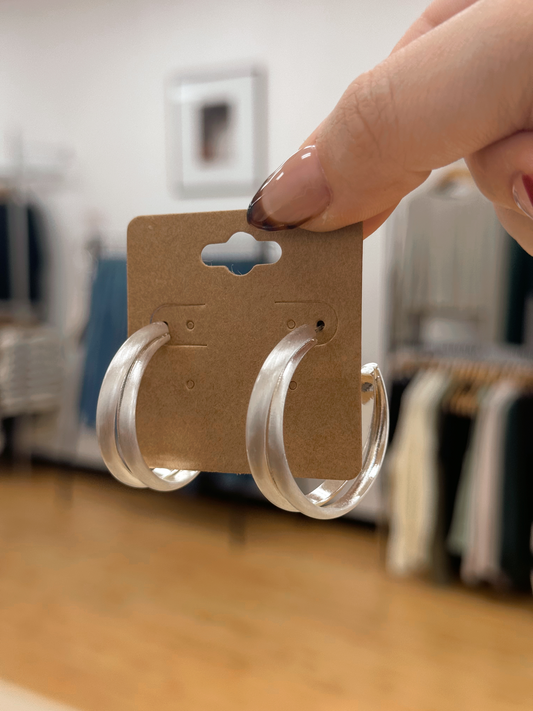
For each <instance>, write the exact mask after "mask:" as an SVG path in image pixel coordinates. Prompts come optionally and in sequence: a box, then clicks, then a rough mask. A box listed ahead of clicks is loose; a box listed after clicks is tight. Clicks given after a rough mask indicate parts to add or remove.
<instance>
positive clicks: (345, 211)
mask: <svg viewBox="0 0 533 711" xmlns="http://www.w3.org/2000/svg"><path fill="white" fill-rule="evenodd" d="M459 158H465V159H466V161H467V164H468V167H469V169H470V172H471V173H472V176H473V178H474V180H475V181H476V183H477V185H478V187H479V189H480V190H481V192H482V193H483V194H484V195H485V196H486V197H487V198H488V199H489V200H491V201H492V202H493V203H494V206H495V208H496V212H497V214H498V217H499V219H500V221H501V223H502V225H503V226H504V228H505V229H506V230H507V231H508V232H509V234H511V235H512V236H513V237H515V238H516V239H517V240H518V241H519V242H520V243H521V244H522V246H523V247H524V248H525V249H527V250H528V251H529V252H530V253H533V2H531V0H478V1H477V2H476V1H475V0H435V1H434V2H433V3H432V4H431V5H430V6H429V8H428V9H427V10H426V11H425V12H424V14H423V15H422V16H421V17H420V18H419V19H418V20H417V21H416V22H415V23H414V25H412V27H411V28H410V29H409V30H408V32H407V33H406V34H405V36H404V37H403V38H402V39H401V41H400V42H399V43H398V45H397V46H396V47H395V48H394V51H393V52H392V54H391V55H390V56H389V57H388V58H387V59H386V60H385V61H384V62H382V63H381V64H379V65H378V66H377V67H375V69H373V70H372V71H370V72H367V73H366V74H363V75H361V76H360V77H358V78H357V79H356V80H355V81H354V82H353V83H352V84H351V85H350V86H349V87H348V89H347V90H346V91H345V93H344V95H343V96H342V98H341V99H340V101H339V103H338V104H337V106H336V107H335V109H334V110H333V111H332V113H331V114H330V115H329V116H328V117H327V118H326V119H325V120H324V121H323V122H322V123H321V124H320V126H318V128H317V129H316V130H315V131H314V132H313V133H312V134H311V136H309V138H308V139H307V140H306V141H305V142H304V143H303V147H302V148H301V149H300V150H299V151H298V152H297V153H295V154H294V155H293V156H291V157H290V158H289V159H288V160H287V161H286V162H285V163H284V164H283V165H282V166H281V167H280V168H279V169H278V170H277V171H276V172H275V173H273V174H272V176H270V178H268V179H267V181H266V182H265V183H264V184H263V186H262V187H261V188H260V190H259V191H258V192H257V194H256V196H255V197H254V199H253V200H252V203H251V204H250V207H249V209H248V220H249V222H250V223H251V224H253V225H256V226H258V227H262V228H264V229H272V230H275V229H287V228H291V227H298V226H304V227H305V228H306V229H309V230H312V231H317V232H322V231H326V230H333V229H337V228H339V227H343V226H345V225H348V224H352V223H354V222H360V221H362V222H363V234H364V236H365V237H366V236H368V235H369V234H371V233H372V232H374V230H376V229H377V228H378V227H379V226H380V225H381V224H382V223H383V222H384V221H385V220H386V219H387V217H388V216H389V215H390V214H391V212H392V211H393V210H394V208H395V207H396V206H397V204H398V203H399V201H400V200H401V199H402V198H403V197H404V196H405V195H407V194H408V193H409V192H411V191H412V190H414V189H415V188H416V187H418V186H419V185H421V184H422V183H423V182H424V181H425V180H426V178H427V177H428V176H429V174H430V173H431V171H432V170H433V169H434V168H440V167H442V166H445V165H448V164H450V163H452V162H454V161H456V160H458V159H459Z"/></svg>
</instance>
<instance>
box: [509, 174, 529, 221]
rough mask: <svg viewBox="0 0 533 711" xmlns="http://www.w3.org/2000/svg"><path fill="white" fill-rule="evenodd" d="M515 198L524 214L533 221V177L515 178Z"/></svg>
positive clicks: (521, 176) (522, 176)
mask: <svg viewBox="0 0 533 711" xmlns="http://www.w3.org/2000/svg"><path fill="white" fill-rule="evenodd" d="M513 197H514V200H515V202H516V204H517V205H518V207H519V208H520V209H521V210H522V212H524V213H525V214H526V215H527V216H528V217H531V219H532V220H533V175H519V176H518V177H516V178H515V181H514V183H513Z"/></svg>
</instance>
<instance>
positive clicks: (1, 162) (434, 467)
mask: <svg viewBox="0 0 533 711" xmlns="http://www.w3.org/2000/svg"><path fill="white" fill-rule="evenodd" d="M425 5H426V2H424V0H409V1H404V2H399V1H398V0H376V1H375V2H363V0H349V1H348V0H331V1H330V2H325V0H307V1H306V2H300V1H298V2H279V1H278V0H264V1H263V2H261V3H251V2H244V1H241V0H228V2H215V1H211V0H195V2H192V1H190V0H181V1H178V0H175V1H170V0H150V1H148V0H105V1H104V0H90V1H89V0H75V1H74V2H66V1H65V0H18V1H17V2H14V1H11V0H0V708H1V709H14V710H22V709H34V710H35V711H39V710H41V709H42V710H44V709H50V710H52V709H55V708H63V706H61V707H60V706H58V705H57V704H61V703H62V704H68V705H69V707H73V708H77V709H79V710H80V711H93V710H94V711H96V710H97V709H98V711H107V709H113V711H121V710H122V709H128V710H135V711H137V710H138V711H145V710H148V709H152V708H155V707H157V708H160V709H167V708H168V709H171V708H172V709H191V708H202V709H205V710H206V711H207V710H209V709H226V708H227V709H233V710H236V709H250V708H253V709H255V710H257V711H259V710H260V709H263V708H265V709H266V708H268V709H270V708H271V707H272V705H273V704H276V705H277V706H278V707H280V708H282V709H285V708H287V709H288V708H291V709H306V710H309V711H311V710H312V709H326V708H327V709H330V710H331V711H333V710H335V709H347V708H350V709H354V708H356V709H367V708H368V709H370V708H373V709H374V708H383V709H387V710H388V709H391V710H393V709H394V710H395V709H435V711H438V710H440V709H449V708H455V709H469V710H470V709H477V708H483V709H484V711H491V710H492V709H494V710H498V711H500V710H501V711H504V710H507V709H509V710H511V709H512V710H513V711H519V710H521V709H524V710H525V709H530V708H531V703H532V700H533V693H532V691H531V689H532V684H533V641H532V640H533V634H532V632H533V618H532V612H533V605H532V603H531V592H532V591H531V570H532V553H531V540H532V539H531V526H532V523H533V444H532V442H533V439H532V438H531V436H530V432H531V431H532V426H533V395H532V393H533V258H531V257H530V256H529V255H527V254H526V253H525V252H524V251H523V250H522V249H521V248H520V247H519V246H518V245H517V244H516V243H515V242H514V241H513V240H512V239H511V238H510V237H509V236H508V235H506V234H505V233H504V231H503V229H502V228H501V227H500V225H499V223H498V222H497V220H496V218H495V216H494V212H493V209H492V207H491V205H490V204H489V203H488V202H487V201H486V200H485V199H484V198H483V197H482V196H481V195H480V194H479V193H478V192H477V190H476V188H475V186H474V185H473V183H472V180H471V178H470V176H469V174H468V172H467V170H466V167H465V166H464V165H462V164H456V165H454V166H451V167H449V168H446V169H443V170H441V171H438V173H436V174H434V175H433V176H431V178H430V179H429V180H428V181H427V183H426V184H425V185H424V186H422V187H421V188H420V189H419V190H418V191H416V193H414V194H413V195H412V196H410V197H409V198H408V199H406V200H405V201H404V202H403V203H402V204H401V206H400V207H399V209H398V210H397V211H396V213H395V214H394V215H393V216H392V217H391V218H390V219H389V221H388V222H387V224H386V225H384V227H383V228H380V230H378V232H377V233H376V234H375V235H373V236H372V237H371V238H370V239H369V240H367V241H366V242H365V245H364V272H363V332H362V347H363V363H366V362H373V361H374V362H378V363H379V364H380V365H383V370H384V372H385V375H386V379H387V384H388V391H389V398H390V404H391V446H390V450H389V454H388V457H387V461H386V466H385V468H384V472H383V475H382V476H381V478H380V481H379V482H378V484H377V485H376V486H375V487H374V488H373V489H372V491H371V492H370V494H369V495H368V497H367V498H366V499H365V500H364V501H363V502H362V504H361V505H360V507H358V508H357V509H356V510H355V511H354V512H353V514H352V515H351V516H350V517H349V518H348V519H347V520H343V521H341V522H335V523H329V522H328V523H319V522H313V521H308V520H303V518H302V517H293V516H289V514H284V513H282V512H278V511H275V510H274V509H273V508H272V507H270V506H268V505H267V504H266V503H264V502H263V501H262V499H261V497H260V495H259V494H258V492H257V489H256V488H255V485H254V484H253V481H252V480H251V477H248V476H241V477H237V476H234V475H221V474H212V473H211V474H205V473H204V474H202V475H201V476H200V477H198V479H197V480H195V482H194V483H193V484H191V485H190V486H189V487H188V488H187V490H184V491H182V492H176V493H175V494H172V495H167V496H166V497H162V496H161V495H157V494H154V493H153V492H147V491H133V490H128V489H126V488H125V487H120V485H118V484H117V483H116V482H114V480H113V479H112V478H111V476H110V475H109V474H108V473H107V472H106V471H105V468H104V466H103V463H102V460H101V457H100V454H99V450H98V446H97V441H96V434H95V414H96V401H97V397H98V392H99V388H100V385H101V381H102V378H103V375H104V373H105V370H106V368H107V365H108V364H109V362H110V360H111V358H112V357H113V355H114V353H115V352H116V350H117V349H118V347H119V346H120V345H121V344H122V342H123V341H124V340H125V338H126V229H127V225H128V223H129V221H130V220H131V219H132V218H133V217H135V216H137V215H147V214H158V213H177V212H193V211H204V210H222V209H236V208H246V207H247V205H248V202H249V200H250V198H251V196H252V195H253V193H254V192H255V190H256V189H257V187H258V186H259V184H260V183H261V181H262V180H263V179H264V178H265V177H266V175H268V173H269V172H271V171H272V170H273V169H275V168H276V167H277V166H278V165H279V164H280V163H281V162H282V161H283V160H284V159H285V158H286V157H287V156H288V155H289V154H290V153H292V152H293V151H294V150H296V149H297V148H298V147H299V145H300V144H301V142H302V141H303V140H304V139H305V137H306V136H307V135H308V134H309V133H310V132H311V131H312V130H313V129H314V127H315V126H316V125H317V124H318V123H319V122H320V121H321V120H322V118H323V117H324V116H325V115H326V114H327V113H328V112H329V111H330V110H331V109H332V107H333V106H334V105H335V103H336V101H337V100H338V98H339V97H340V95H341V94H342V92H343V91H344V89H345V87H346V86H347V85H348V84H349V83H350V82H351V81H352V80H353V78H354V77H355V76H357V75H358V74H360V73H362V72H364V71H365V70H367V69H370V68H371V67H372V66H374V65H375V64H377V63H378V62H379V61H380V60H381V59H382V58H383V57H385V56H386V55H387V54H388V53H389V52H390V50H391V49H392V47H393V46H394V44H395V42H396V41H397V40H398V38H399V37H400V36H401V34H402V33H403V32H404V31H405V29H406V28H407V27H408V26H409V24H410V23H411V22H412V21H413V20H414V19H415V18H416V17H417V16H418V15H419V14H420V13H421V11H422V10H423V9H424V7H425ZM276 258H277V257H276V255H275V254H272V253H271V252H269V251H268V250H265V249H264V248H263V247H262V246H260V245H257V243H256V245H252V246H250V245H249V244H248V243H247V242H246V239H245V237H244V236H243V235H240V236H237V237H235V238H234V240H232V242H231V244H228V245H226V249H225V251H222V252H217V251H216V250H215V251H214V252H210V253H209V254H206V255H204V259H205V261H206V262H209V263H211V264H226V265H227V266H228V268H230V269H231V270H232V271H235V272H236V273H239V274H245V273H246V272H247V271H249V270H250V268H251V267H252V266H253V265H254V264H257V263H265V262H272V261H275V259H276ZM2 679H3V680H4V681H2ZM24 689H26V690H24Z"/></svg>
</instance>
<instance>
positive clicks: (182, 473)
mask: <svg viewBox="0 0 533 711" xmlns="http://www.w3.org/2000/svg"><path fill="white" fill-rule="evenodd" d="M169 340H170V334H169V331H168V325H167V324H166V323H159V322H158V323H151V324H150V325H149V326H144V327H143V328H141V329H139V330H138V331H136V332H135V333H134V334H133V336H130V338H128V340H127V341H126V343H124V345H123V346H122V347H121V348H120V349H119V350H118V352H117V354H116V356H115V357H114V358H113V360H112V361H111V365H110V366H109V368H108V370H107V373H106V375H105V378H104V382H103V383H102V388H101V390H100V396H99V398H98V406H97V409H96V433H97V436H98V441H99V443H100V451H101V452H102V457H103V460H104V462H105V464H106V466H107V468H108V469H109V471H110V472H111V474H113V476H114V477H115V479H118V480H119V481H120V482H122V483H123V484H127V485H128V486H134V487H137V488H144V487H148V488H150V489H156V490H157V491H173V490H175V489H181V487H182V486H185V485H186V484H188V483H189V482H191V481H192V480H193V479H194V478H195V477H197V476H198V474H199V473H200V472H199V471H189V470H188V469H150V467H148V466H147V464H146V462H145V461H144V459H143V456H142V454H141V450H140V448H139V443H138V441H137V423H136V411H137V396H138V394H139V387H140V385H141V380H142V377H143V375H144V372H145V370H146V368H147V366H148V363H149V362H150V360H151V359H152V357H153V355H154V354H155V353H156V351H158V350H159V349H160V348H161V346H164V345H165V343H167V342H168V341H169Z"/></svg>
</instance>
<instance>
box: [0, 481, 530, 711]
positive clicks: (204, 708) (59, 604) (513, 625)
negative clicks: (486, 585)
mask: <svg viewBox="0 0 533 711" xmlns="http://www.w3.org/2000/svg"><path fill="white" fill-rule="evenodd" d="M67 477H72V479H68V478H67ZM69 482H71V483H72V487H71V488H70V486H69ZM241 513H243V512H239V510H238V508H236V507H235V505H233V504H225V503H221V502H209V501H197V500H193V499H187V498H185V497H183V496H180V495H179V494H178V495H173V494H167V495H165V494H156V493H151V492H141V491H134V490H131V489H127V488H126V487H121V486H120V485H119V484H115V483H114V482H113V481H112V480H111V479H110V478H106V477H101V476H97V475H87V474H85V475H81V474H80V475H73V474H72V475H71V474H67V475H65V474H64V473H63V474H58V473H56V472H54V471H53V470H38V471H36V472H34V473H33V474H31V475H29V474H28V473H27V472H24V471H22V472H18V473H16V474H9V475H7V474H6V473H5V472H3V473H2V475H1V476H0V677H2V678H4V679H6V680H7V681H9V682H14V683H16V684H19V685H21V686H25V687H27V688H29V689H31V690H33V691H34V692H37V693H39V694H43V695H45V696H49V697H51V698H53V699H56V700H58V701H62V702H63V703H67V704H71V705H72V706H75V707H77V708H79V709H81V710H83V711H170V710H171V709H172V711H212V710H213V711H215V710H216V711H225V710H228V711H285V709H287V710H289V709H290V710H291V711H299V710H300V709H302V710H304V709H305V711H341V710H343V711H345V710H346V711H347V710H348V709H349V710H350V711H359V710H361V711H367V710H368V711H382V710H383V711H403V710H404V709H405V711H450V710H453V711H463V710H464V711H478V710H479V711H496V710H498V711H507V710H509V711H519V710H522V709H523V710H524V711H526V709H527V711H531V709H532V708H533V606H532V604H531V603H530V601H529V600H526V599H523V598H522V599H518V600H516V599H514V598H508V599H506V600H502V599H498V598H496V597H491V596H488V595H486V594H485V595H483V594H481V593H473V592H467V591H463V590H462V589H460V588H456V589H450V588H446V589H440V588H436V587H432V586H430V585H428V584H425V583H422V582H417V581H408V580H397V579H394V578H391V577H389V576H388V575H387V574H386V573H385V572H384V570H383V564H382V561H381V557H382V556H380V550H379V541H378V537H377V536H376V534H375V533H373V532H371V531H368V530H364V529H360V528H358V527H356V526H354V525H349V524H346V523H335V522H315V521H311V520H305V519H303V518H301V517H297V516H296V515H292V514H286V513H282V512H279V513H278V512H276V511H274V510H270V509H268V508H264V509H261V508H250V509H248V510H247V511H246V520H245V521H244V522H243V521H242V518H241ZM2 711H3V710H2ZM6 711H8V710H7V709H6Z"/></svg>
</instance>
